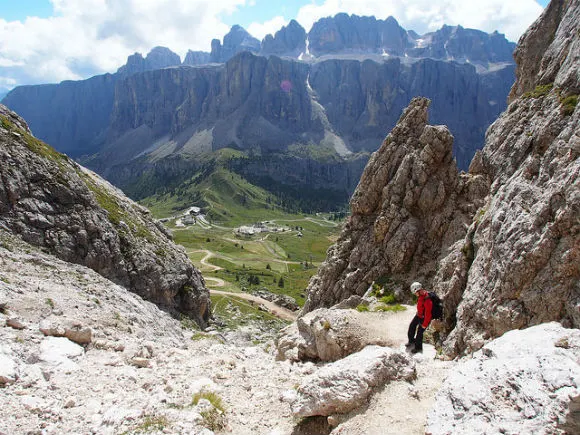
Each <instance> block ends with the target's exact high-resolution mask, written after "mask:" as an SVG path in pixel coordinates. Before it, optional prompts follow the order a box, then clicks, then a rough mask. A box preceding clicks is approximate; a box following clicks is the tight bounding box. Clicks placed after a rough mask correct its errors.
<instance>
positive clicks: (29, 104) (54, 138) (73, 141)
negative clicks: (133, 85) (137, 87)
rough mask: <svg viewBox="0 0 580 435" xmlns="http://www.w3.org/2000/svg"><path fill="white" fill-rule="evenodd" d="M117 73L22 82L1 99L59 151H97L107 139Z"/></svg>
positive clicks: (70, 154) (78, 152)
mask: <svg viewBox="0 0 580 435" xmlns="http://www.w3.org/2000/svg"><path fill="white" fill-rule="evenodd" d="M117 80H118V76H117V75H115V74H113V75H112V74H104V75H100V76H95V77H92V78H90V79H87V80H83V81H65V82H62V83H60V84H58V85H40V86H19V87H17V88H15V89H13V90H12V91H10V93H9V94H8V95H7V96H6V97H5V98H4V99H3V100H2V103H3V104H5V105H6V106H8V107H10V109H12V110H14V111H15V112H17V113H19V114H21V115H22V116H23V117H24V118H25V119H26V120H27V122H28V123H29V125H30V126H31V129H32V130H33V131H34V133H35V134H36V135H37V137H40V138H42V140H44V141H45V142H47V143H51V144H56V146H57V147H58V149H59V151H60V152H63V153H66V154H67V155H69V156H72V157H76V156H81V155H85V154H94V153H96V152H98V151H99V150H101V149H102V147H103V145H104V144H105V141H106V130H107V129H108V127H109V122H110V117H111V109H112V107H113V104H114V98H115V97H114V95H115V83H116V82H117Z"/></svg>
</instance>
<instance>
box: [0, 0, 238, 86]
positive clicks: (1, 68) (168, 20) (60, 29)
mask: <svg viewBox="0 0 580 435" xmlns="http://www.w3.org/2000/svg"><path fill="white" fill-rule="evenodd" d="M51 3H52V4H53V8H54V16H52V17H49V18H37V17H30V18H27V19H26V20H25V21H24V22H20V21H12V22H7V21H6V20H2V19H0V53H1V58H0V74H2V75H4V76H11V77H12V78H13V79H14V80H16V81H17V83H18V84H25V83H39V82H58V81H61V80H65V79H79V78H86V77H88V76H90V75H94V74H98V73H103V72H109V71H115V70H116V69H117V68H118V67H119V66H121V65H122V64H124V63H125V61H126V59H127V56H128V55H130V54H132V53H134V52H136V51H138V52H141V53H143V54H146V53H148V52H149V51H150V50H151V48H153V47H154V46H156V45H162V46H166V47H169V48H171V49H172V50H173V51H175V52H177V53H178V54H179V55H181V57H182V58H183V57H184V56H185V53H186V52H187V50H188V49H192V50H204V51H209V49H210V45H211V40H212V39H213V38H216V37H217V38H222V37H223V35H225V34H226V33H227V32H228V31H229V26H228V25H226V24H225V23H224V22H223V21H222V19H221V17H222V16H224V15H229V14H231V13H233V12H234V11H235V10H236V9H237V8H239V7H242V6H244V4H246V3H247V0H219V1H216V0H51ZM15 67H18V68H15Z"/></svg>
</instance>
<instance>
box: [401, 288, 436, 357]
mask: <svg viewBox="0 0 580 435" xmlns="http://www.w3.org/2000/svg"><path fill="white" fill-rule="evenodd" d="M411 291H412V292H413V293H415V294H416V295H417V314H415V317H413V320H412V321H411V324H410V325H409V331H408V332H407V337H408V338H409V341H408V342H407V344H406V347H407V348H411V347H412V348H413V349H411V352H412V353H417V352H423V333H424V332H425V329H427V326H429V323H430V322H431V312H432V309H433V302H432V301H431V299H430V298H429V297H428V295H429V293H428V292H427V290H425V289H424V288H423V285H422V284H421V283H420V282H414V283H413V284H411Z"/></svg>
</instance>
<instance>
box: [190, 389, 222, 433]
mask: <svg viewBox="0 0 580 435" xmlns="http://www.w3.org/2000/svg"><path fill="white" fill-rule="evenodd" d="M201 399H205V400H207V401H208V402H209V403H211V405H212V408H211V409H207V410H203V411H201V412H200V413H199V414H200V415H201V417H202V418H203V426H205V427H206V428H208V429H210V430H213V431H214V432H217V431H220V430H222V429H224V428H225V427H226V416H225V408H224V405H223V402H222V399H221V397H220V396H218V395H217V394H216V393H214V392H212V391H200V392H199V393H195V394H194V395H193V399H192V401H191V404H192V405H194V406H195V405H197V404H198V403H199V401H200V400H201Z"/></svg>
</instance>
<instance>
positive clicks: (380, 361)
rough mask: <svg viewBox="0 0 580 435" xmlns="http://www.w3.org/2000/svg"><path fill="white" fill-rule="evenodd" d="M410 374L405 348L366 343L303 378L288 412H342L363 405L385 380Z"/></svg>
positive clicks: (412, 364)
mask: <svg viewBox="0 0 580 435" xmlns="http://www.w3.org/2000/svg"><path fill="white" fill-rule="evenodd" d="M414 378H415V362H414V361H413V359H412V358H410V357H409V355H407V353H406V352H404V351H395V350H393V349H391V348H388V347H381V346H367V347H365V348H364V349H363V350H361V351H360V352H358V353H355V354H352V355H350V356H348V357H346V358H344V359H342V360H340V361H337V362H334V363H332V364H328V365H326V366H324V367H322V368H321V369H320V370H318V371H317V372H315V373H314V374H312V375H310V376H308V377H307V378H306V379H304V381H303V382H302V384H301V385H300V386H299V387H298V394H297V396H296V398H295V400H294V401H293V403H292V404H291V406H292V413H293V414H294V415H295V416H298V417H310V416H313V415H332V414H344V413H347V412H349V411H351V410H353V409H356V408H358V407H360V406H361V405H363V404H364V403H365V402H366V400H367V398H368V397H369V396H370V395H371V394H372V393H373V390H374V389H376V388H378V387H380V386H382V385H384V384H385V383H386V382H389V381H393V380H400V379H404V380H411V379H414Z"/></svg>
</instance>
